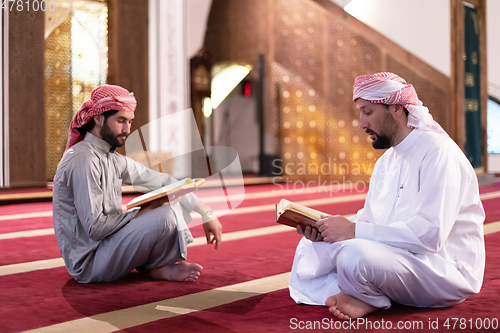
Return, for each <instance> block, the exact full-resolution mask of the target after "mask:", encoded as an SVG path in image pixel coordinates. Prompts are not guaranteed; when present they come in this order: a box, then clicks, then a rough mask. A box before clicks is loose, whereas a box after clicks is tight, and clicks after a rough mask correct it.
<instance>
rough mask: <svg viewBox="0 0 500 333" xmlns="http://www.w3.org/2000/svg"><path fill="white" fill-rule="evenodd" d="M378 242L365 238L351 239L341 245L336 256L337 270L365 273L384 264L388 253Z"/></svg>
mask: <svg viewBox="0 0 500 333" xmlns="http://www.w3.org/2000/svg"><path fill="white" fill-rule="evenodd" d="M377 245H379V244H378V243H376V242H374V241H370V240H366V239H351V240H349V241H346V242H345V244H343V245H342V248H341V249H340V251H339V253H338V256H337V270H338V271H345V270H349V271H352V270H356V271H359V272H360V273H362V274H366V273H368V272H370V271H371V270H373V269H377V268H379V267H380V266H381V265H384V263H385V262H386V260H388V259H389V258H387V256H388V254H387V252H386V251H381V250H380V248H379V246H377Z"/></svg>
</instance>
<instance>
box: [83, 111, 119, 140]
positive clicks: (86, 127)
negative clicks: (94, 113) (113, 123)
mask: <svg viewBox="0 0 500 333" xmlns="http://www.w3.org/2000/svg"><path fill="white" fill-rule="evenodd" d="M117 112H118V110H109V111H106V112H103V113H102V115H103V116H104V123H106V121H107V120H108V118H109V117H111V116H112V115H114V114H115V113H117ZM94 126H95V121H94V117H92V118H90V120H89V122H88V123H86V124H85V125H83V126H82V127H78V128H77V130H78V132H80V134H81V135H85V133H87V132H90V131H92V129H93V128H94Z"/></svg>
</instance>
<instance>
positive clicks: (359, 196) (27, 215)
mask: <svg viewBox="0 0 500 333" xmlns="http://www.w3.org/2000/svg"><path fill="white" fill-rule="evenodd" d="M289 192H292V193H289V195H299V194H304V193H301V192H295V191H289ZM308 193H317V192H308ZM252 194H259V195H261V194H266V195H265V196H263V198H264V197H268V196H280V197H283V196H284V193H283V192H279V191H276V194H274V193H273V191H268V192H264V193H260V192H259V193H251V194H248V195H246V196H245V198H246V199H250V198H249V196H251V195H252ZM479 197H480V198H481V200H489V199H495V198H499V197H500V191H496V192H489V193H483V194H480V195H479ZM253 198H260V197H259V196H255V197H253ZM365 198H366V193H361V194H355V195H348V196H342V197H335V198H333V197H332V198H324V199H319V200H325V201H324V203H325V204H327V203H336V202H348V201H355V200H364V199H365ZM207 199H210V198H207ZM215 199H216V197H213V198H212V199H210V202H212V203H213V202H224V201H226V200H225V197H223V196H220V197H217V200H215ZM222 199H223V200H222ZM334 199H340V201H335V200H334ZM316 200H318V199H316ZM330 200H331V201H330ZM310 201H313V200H310ZM207 202H208V201H207ZM307 202H309V201H308V200H306V201H297V203H300V204H301V205H307ZM318 204H321V203H318ZM265 206H268V208H269V207H270V206H273V209H274V204H273V205H265ZM256 207H263V206H256ZM244 208H248V209H250V208H254V207H243V208H236V209H244ZM123 209H124V210H125V205H123ZM236 209H235V210H236ZM235 210H232V211H231V212H233V213H230V214H236V213H235V212H234V211H235ZM249 212H253V210H249ZM243 213H244V212H243ZM45 216H52V211H45V212H34V213H24V214H11V215H3V216H0V221H5V220H17V219H25V218H32V217H45Z"/></svg>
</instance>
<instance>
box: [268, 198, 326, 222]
mask: <svg viewBox="0 0 500 333" xmlns="http://www.w3.org/2000/svg"><path fill="white" fill-rule="evenodd" d="M285 210H292V211H295V212H298V213H301V214H303V215H305V216H307V217H310V218H311V219H314V220H316V221H318V220H320V219H321V216H322V215H328V216H329V215H330V214H326V213H323V212H321V211H319V210H315V209H312V208H309V207H306V206H303V205H300V204H297V203H294V202H292V201H289V200H287V199H281V201H280V202H279V203H278V205H276V218H278V217H279V216H280V215H281V214H282V213H283V212H284V211H285Z"/></svg>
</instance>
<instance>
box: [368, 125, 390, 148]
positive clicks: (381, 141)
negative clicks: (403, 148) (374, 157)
mask: <svg viewBox="0 0 500 333" xmlns="http://www.w3.org/2000/svg"><path fill="white" fill-rule="evenodd" d="M366 133H368V134H373V135H375V140H373V141H372V146H373V148H375V149H388V148H391V147H392V140H391V138H390V137H389V136H388V135H385V134H380V135H379V134H377V133H375V132H374V131H372V130H370V129H367V130H366Z"/></svg>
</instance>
